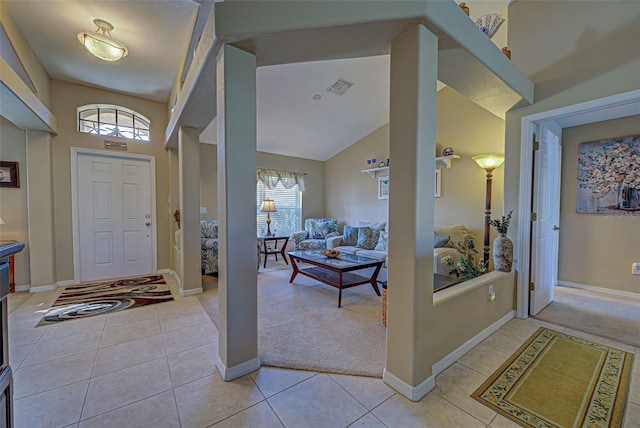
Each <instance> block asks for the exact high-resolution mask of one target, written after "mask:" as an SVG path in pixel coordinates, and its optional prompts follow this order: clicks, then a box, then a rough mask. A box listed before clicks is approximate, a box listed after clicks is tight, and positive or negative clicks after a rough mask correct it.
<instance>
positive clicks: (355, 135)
mask: <svg viewBox="0 0 640 428" xmlns="http://www.w3.org/2000/svg"><path fill="white" fill-rule="evenodd" d="M3 1H4V3H5V4H6V6H7V8H8V10H9V12H10V13H11V16H12V17H13V19H14V20H15V22H16V23H17V25H18V26H19V27H20V29H21V31H22V32H23V34H24V35H25V37H26V39H27V41H28V42H29V44H30V45H31V47H32V49H33V50H34V52H35V54H36V56H37V57H38V59H39V60H40V62H41V63H42V64H43V66H44V67H45V69H46V70H47V72H48V73H49V75H50V76H51V78H53V79H58V80H63V81H68V82H73V83H79V84H84V85H89V86H96V87H100V88H106V89H110V90H113V91H116V92H121V93H125V94H129V95H134V96H138V97H142V98H147V99H151V100H155V101H160V102H165V103H166V102H169V99H168V98H169V93H170V91H171V87H172V85H173V82H174V81H175V78H176V76H177V75H178V73H180V74H181V75H182V74H184V73H183V72H182V70H183V65H184V64H186V65H187V67H188V64H189V61H190V56H191V55H190V54H191V52H193V49H194V47H195V45H196V43H197V40H198V36H199V34H200V32H201V31H202V27H203V25H204V21H205V19H206V17H207V15H208V14H209V11H210V9H211V7H212V5H213V2H210V1H206V0H201V1H193V0H172V1H164V0H145V1H96V0H61V1H39V0H3ZM507 3H508V0H476V1H474V0H471V1H468V2H467V5H469V7H470V9H471V18H472V19H475V18H476V17H478V16H480V15H482V14H484V13H492V12H501V11H503V10H504V9H505V8H506V5H507ZM95 18H100V19H104V20H106V21H109V22H110V23H111V24H113V26H114V27H115V28H114V30H113V31H112V32H111V34H112V36H113V37H114V38H116V39H118V40H119V41H121V42H123V43H124V44H125V45H126V46H127V48H128V49H129V54H128V56H127V57H125V58H123V59H122V60H120V61H117V62H113V63H110V62H105V61H101V60H99V59H98V58H95V57H94V56H92V55H91V54H89V53H88V52H87V51H86V50H85V49H84V48H83V47H82V45H81V44H80V43H79V42H78V40H77V34H78V32H80V31H94V30H95V26H94V24H93V22H92V21H93V19H95ZM339 78H342V79H344V80H347V81H349V82H351V83H353V84H354V85H353V86H352V87H351V88H350V89H349V90H348V91H347V92H346V93H345V94H344V95H335V94H333V93H330V92H328V91H327V89H328V88H329V87H330V86H331V85H332V84H333V83H334V82H335V81H336V80H337V79H339ZM257 90H258V150H260V151H265V152H271V153H278V154H287V155H290V156H298V157H304V158H309V159H317V160H326V159H328V158H329V157H331V156H333V155H334V154H336V153H338V152H339V151H341V150H342V149H344V148H345V147H347V146H349V145H350V144H352V143H353V142H355V141H357V140H358V139H359V138H361V137H363V136H365V135H367V134H368V133H370V132H371V131H373V130H375V129H377V128H378V127H380V126H382V125H383V124H384V123H386V122H387V121H388V118H389V112H388V109H389V100H388V97H389V57H388V56H374V57H367V58H357V59H344V60H331V61H317V62H309V63H298V64H281V65H272V66H266V67H260V68H259V69H258V72H257ZM314 95H320V99H317V100H316V99H314V98H313V97H314ZM316 98H318V97H316ZM201 141H203V142H207V143H212V142H215V126H214V125H212V126H210V127H209V128H207V130H205V132H204V133H203V134H202V136H201Z"/></svg>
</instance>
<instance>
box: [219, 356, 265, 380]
mask: <svg viewBox="0 0 640 428" xmlns="http://www.w3.org/2000/svg"><path fill="white" fill-rule="evenodd" d="M216 367H217V368H218V371H219V372H220V376H222V380H224V381H225V382H226V381H230V380H234V379H237V378H239V377H242V376H244V375H247V374H249V373H251V372H254V371H256V370H258V369H259V368H260V357H256V358H254V359H252V360H249V361H245V362H244V363H240V364H238V365H236V366H233V367H227V366H225V365H224V363H223V362H222V360H221V359H220V356H219V355H216Z"/></svg>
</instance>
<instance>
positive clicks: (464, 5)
mask: <svg viewBox="0 0 640 428" xmlns="http://www.w3.org/2000/svg"><path fill="white" fill-rule="evenodd" d="M460 9H462V10H463V11H464V13H466V14H467V16H469V7H468V6H467V4H466V3H460Z"/></svg>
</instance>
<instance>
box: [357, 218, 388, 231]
mask: <svg viewBox="0 0 640 428" xmlns="http://www.w3.org/2000/svg"><path fill="white" fill-rule="evenodd" d="M386 226H387V222H386V221H381V222H380V223H373V222H370V221H360V220H358V222H357V223H356V227H370V228H372V229H380V230H385V228H386Z"/></svg>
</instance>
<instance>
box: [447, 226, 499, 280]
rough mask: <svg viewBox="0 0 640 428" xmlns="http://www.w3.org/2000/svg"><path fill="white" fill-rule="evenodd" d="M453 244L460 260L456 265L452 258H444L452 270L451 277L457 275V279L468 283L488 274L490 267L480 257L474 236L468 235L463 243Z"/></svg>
mask: <svg viewBox="0 0 640 428" xmlns="http://www.w3.org/2000/svg"><path fill="white" fill-rule="evenodd" d="M452 244H453V246H454V247H455V249H456V250H458V253H459V254H460V259H459V261H458V262H457V263H455V262H454V261H453V258H452V257H451V256H445V257H443V258H442V261H443V262H445V263H446V264H447V266H449V267H450V268H451V270H449V275H453V274H455V275H456V277H457V278H460V277H462V279H463V280H464V281H466V280H468V279H472V278H476V277H478V276H480V275H482V274H485V273H487V267H488V266H487V264H485V263H484V261H483V260H482V258H480V257H478V250H476V246H475V244H474V243H473V236H472V235H469V234H466V235H464V241H463V242H452Z"/></svg>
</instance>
